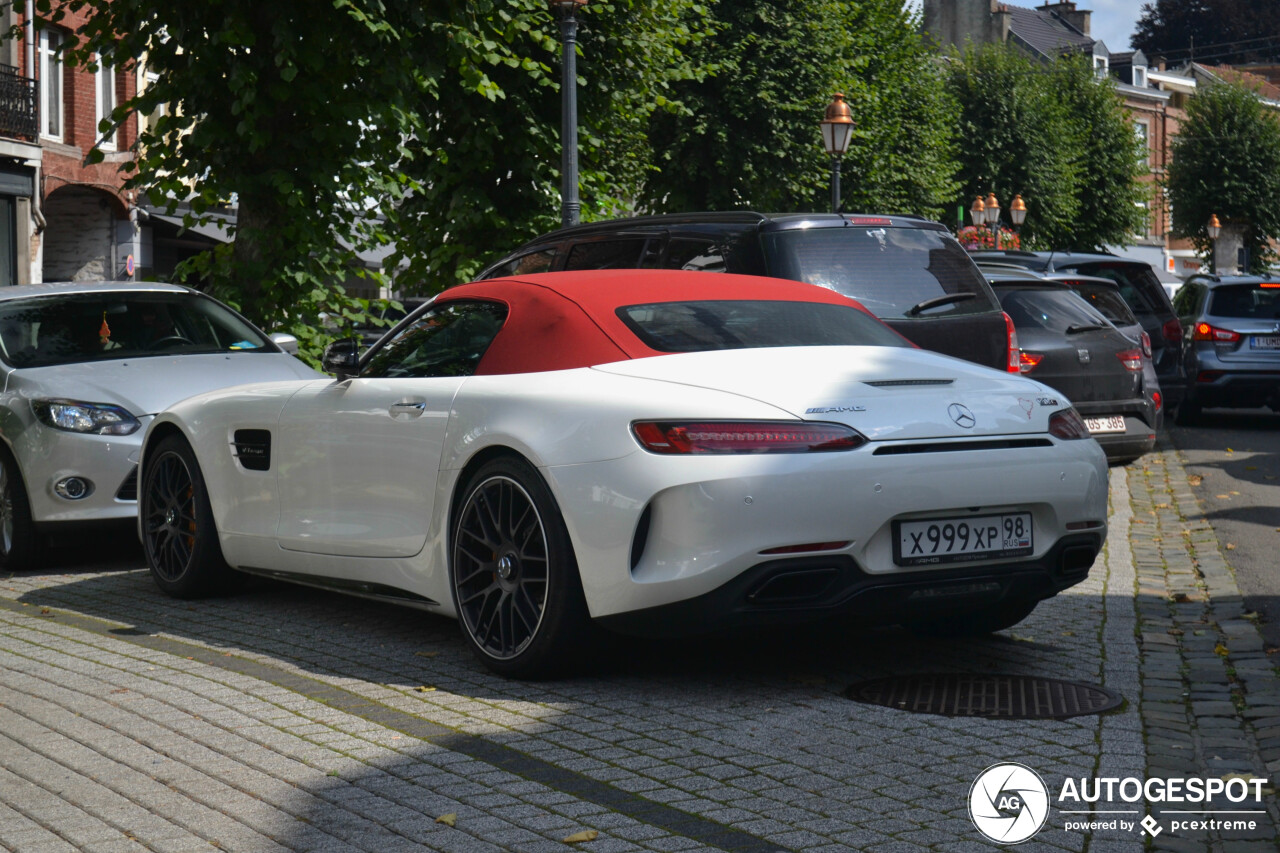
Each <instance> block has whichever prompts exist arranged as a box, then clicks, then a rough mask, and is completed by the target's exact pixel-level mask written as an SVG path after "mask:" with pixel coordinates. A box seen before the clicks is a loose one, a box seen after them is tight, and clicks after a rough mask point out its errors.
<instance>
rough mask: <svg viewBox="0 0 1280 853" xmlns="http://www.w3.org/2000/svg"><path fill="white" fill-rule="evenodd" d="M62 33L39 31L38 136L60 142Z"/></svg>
mask: <svg viewBox="0 0 1280 853" xmlns="http://www.w3.org/2000/svg"><path fill="white" fill-rule="evenodd" d="M61 44H62V33H60V32H58V31H57V30H41V31H40V60H39V61H40V70H39V74H40V135H41V136H43V137H44V138H45V139H52V140H53V141H55V142H61V141H62V59H61V57H59V56H58V47H59V46H60V45H61Z"/></svg>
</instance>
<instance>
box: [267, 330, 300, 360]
mask: <svg viewBox="0 0 1280 853" xmlns="http://www.w3.org/2000/svg"><path fill="white" fill-rule="evenodd" d="M269 337H270V338H271V341H272V343H274V344H275V345H276V346H278V347H280V349H282V350H284V351H285V352H287V353H289V355H297V354H298V339H297V338H295V337H294V336H293V335H290V334H288V333H287V332H272V333H271V334H270V336H269Z"/></svg>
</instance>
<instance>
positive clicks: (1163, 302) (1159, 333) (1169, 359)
mask: <svg viewBox="0 0 1280 853" xmlns="http://www.w3.org/2000/svg"><path fill="white" fill-rule="evenodd" d="M971 254H972V255H973V259H974V260H975V261H977V262H978V263H980V264H983V265H990V264H1009V265H1012V266H1019V267H1022V268H1023V269H1029V270H1034V271H1036V272H1042V273H1075V274H1077V275H1088V276H1097V277H1099V278H1109V279H1111V280H1112V281H1114V282H1115V283H1116V284H1117V285H1119V287H1120V295H1121V296H1122V297H1124V301H1125V302H1127V303H1129V308H1130V309H1131V310H1132V311H1133V314H1134V316H1135V317H1137V318H1138V322H1139V323H1141V324H1142V328H1143V331H1145V332H1146V333H1147V336H1148V337H1150V338H1151V360H1152V361H1153V362H1154V363H1155V366H1156V376H1158V377H1159V379H1160V388H1161V389H1162V390H1163V391H1164V395H1165V405H1166V408H1167V409H1170V410H1172V408H1173V407H1174V406H1176V405H1177V404H1178V402H1179V401H1180V400H1181V399H1182V393H1183V388H1184V387H1185V386H1186V382H1187V380H1186V375H1185V373H1184V372H1183V367H1182V324H1181V323H1180V322H1178V315H1177V314H1175V313H1174V310H1173V304H1172V303H1171V302H1170V301H1169V294H1167V293H1165V290H1164V285H1162V284H1161V283H1160V278H1159V277H1158V276H1157V275H1156V274H1155V271H1154V270H1153V269H1151V265H1150V264H1146V263H1143V262H1142V261H1131V260H1127V259H1125V258H1120V257H1117V256H1115V255H1100V254H1093V253H1086V252H1019V251H1013V250H1010V251H1001V252H995V251H990V250H988V251H981V252H973V253H971ZM1055 278H1060V276H1055Z"/></svg>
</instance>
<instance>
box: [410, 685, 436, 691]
mask: <svg viewBox="0 0 1280 853" xmlns="http://www.w3.org/2000/svg"><path fill="white" fill-rule="evenodd" d="M413 689H414V690H416V691H418V692H419V693H430V692H431V691H432V690H435V688H434V687H428V686H427V685H425V684H424V685H422V686H421V687H415V688H413Z"/></svg>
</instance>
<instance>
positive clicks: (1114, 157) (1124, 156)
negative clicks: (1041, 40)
mask: <svg viewBox="0 0 1280 853" xmlns="http://www.w3.org/2000/svg"><path fill="white" fill-rule="evenodd" d="M948 86H949V89H950V91H951V93H952V95H953V96H954V97H955V98H956V100H957V102H958V103H959V104H960V136H961V138H963V139H965V140H966V141H967V144H966V145H965V146H964V148H963V150H962V153H961V158H960V160H961V168H960V180H961V184H962V185H963V190H964V196H963V199H964V201H963V202H962V204H963V207H964V208H965V210H966V211H967V210H968V207H969V204H970V203H971V201H972V199H974V198H975V197H976V196H979V195H981V196H983V197H985V196H986V195H987V194H988V193H991V192H994V193H995V194H996V197H997V198H998V199H999V200H1000V202H1001V204H1002V206H1003V207H1005V208H1006V209H1007V207H1008V204H1009V202H1010V201H1011V200H1012V198H1013V196H1014V195H1015V194H1020V195H1022V197H1023V199H1024V200H1025V202H1026V204H1027V219H1026V223H1025V224H1024V226H1023V229H1022V236H1023V245H1024V246H1027V247H1045V248H1049V247H1052V248H1068V247H1069V248H1074V249H1081V250H1087V249H1094V248H1098V247H1100V246H1102V245H1104V244H1106V243H1125V242H1128V240H1129V238H1130V237H1131V236H1132V235H1133V233H1134V232H1136V231H1138V230H1140V229H1141V228H1142V225H1143V220H1142V212H1141V210H1140V209H1139V208H1138V207H1137V206H1136V205H1135V202H1138V201H1141V200H1143V199H1144V198H1145V195H1144V192H1143V190H1142V188H1141V186H1140V184H1139V183H1138V180H1137V179H1138V176H1139V175H1141V174H1142V173H1143V172H1144V171H1145V168H1146V165H1145V161H1144V160H1143V159H1142V158H1141V151H1140V148H1139V144H1138V142H1137V140H1136V138H1135V136H1134V131H1133V127H1132V125H1131V124H1130V122H1129V121H1128V119H1127V117H1126V116H1125V114H1124V111H1123V108H1122V106H1121V104H1120V101H1119V99H1118V98H1117V97H1116V95H1115V90H1114V83H1112V82H1111V81H1110V80H1109V79H1099V78H1097V77H1095V75H1094V74H1093V71H1092V70H1091V68H1090V67H1089V64H1088V62H1087V61H1085V60H1084V59H1083V58H1080V57H1064V58H1061V59H1057V60H1054V61H1052V62H1049V63H1043V62H1039V61H1036V60H1033V59H1031V58H1030V57H1028V56H1026V55H1025V54H1023V53H1021V52H1020V51H1017V50H1015V49H1013V48H1010V47H1005V46H1000V45H987V46H983V47H981V48H977V49H975V48H969V49H967V50H966V51H965V53H964V54H963V56H961V57H959V58H958V59H957V60H956V61H954V62H952V64H951V66H950V73H949V76H948Z"/></svg>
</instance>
